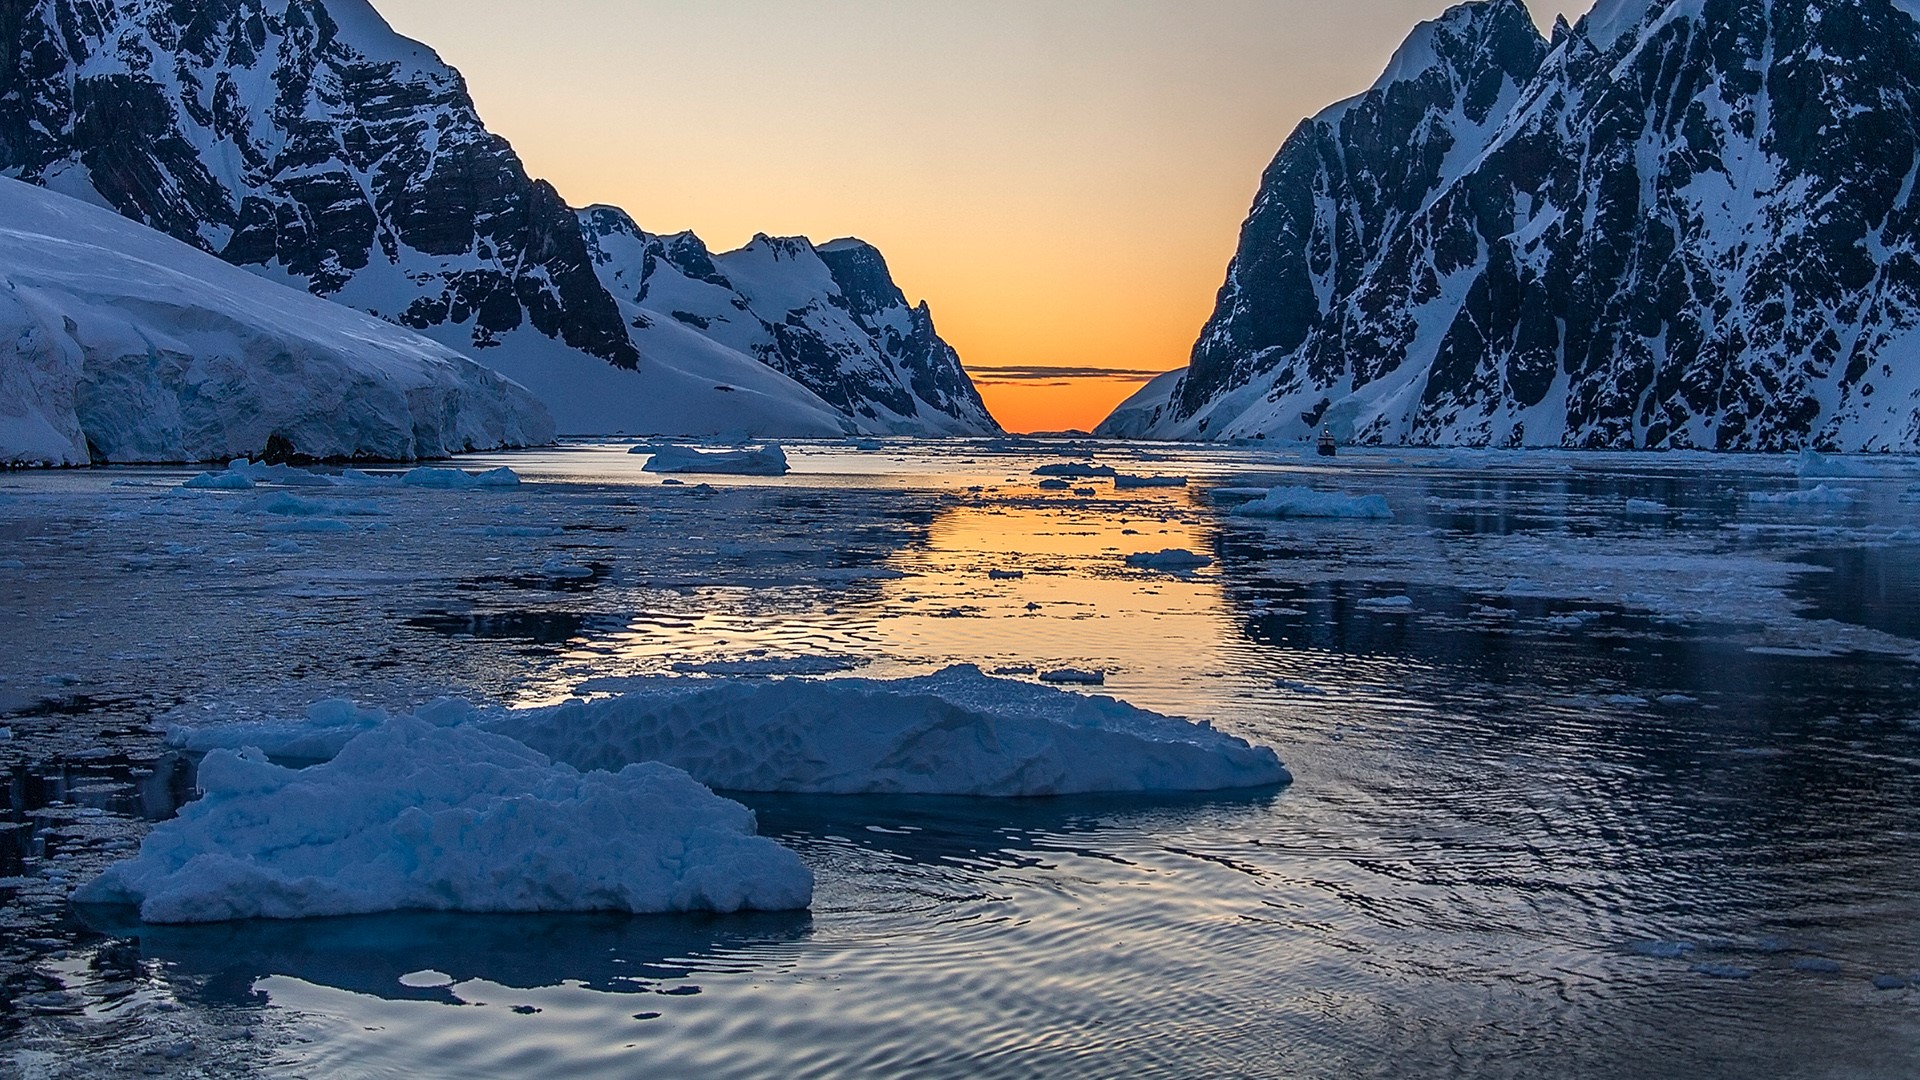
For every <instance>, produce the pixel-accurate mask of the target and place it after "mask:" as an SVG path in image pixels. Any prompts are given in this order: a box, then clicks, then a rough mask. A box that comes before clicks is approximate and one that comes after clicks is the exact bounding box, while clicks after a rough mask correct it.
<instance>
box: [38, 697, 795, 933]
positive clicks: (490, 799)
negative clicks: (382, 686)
mask: <svg viewBox="0 0 1920 1080" xmlns="http://www.w3.org/2000/svg"><path fill="white" fill-rule="evenodd" d="M199 784H200V787H201V788H202V790H203V791H204V792H205V796H204V797H203V798H201V799H199V800H197V801H195V802H192V803H189V804H188V805H187V806H185V807H184V808H182V809H181V811H180V816H179V817H177V818H175V819H173V820H171V821H167V822H163V823H162V824H160V825H159V826H157V827H156V828H155V829H154V830H153V832H152V833H150V834H149V835H148V836H147V838H146V840H145V842H144V843H142V844H141V846H140V853H139V854H138V855H137V856H135V857H134V858H132V859H128V860H126V861H124V862H121V863H118V864H116V865H114V866H112V867H110V868H109V869H108V870H107V871H106V872H105V873H104V874H102V875H100V876H99V877H97V878H95V879H94V880H92V881H91V882H88V883H87V884H86V885H84V886H82V887H81V888H80V889H79V890H78V891H77V892H76V893H75V894H74V899H75V900H78V901H80V902H82V903H131V904H138V905H139V906H140V917H141V918H142V919H143V920H145V921H147V922H156V923H190V922H223V921H227V920H232V919H251V918H271V919H292V918H307V917H312V916H321V915H354V914H364V913H369V912H378V911H402V910H433V911H629V912H661V911H723V912H725V911H740V910H743V909H754V910H788V909H795V908H804V907H806V906H807V904H808V902H809V901H810V899H811V897H812V893H813V875H812V874H811V873H810V872H809V871H808V870H807V868H806V867H805V866H804V865H803V864H802V863H801V862H800V858H799V856H797V855H795V854H794V853H793V852H792V851H790V850H788V849H787V848H784V847H782V846H780V845H779V844H777V843H775V842H773V841H772V840H768V839H765V838H763V837H759V836H756V835H754V816H753V812H752V811H751V810H748V809H747V808H746V807H744V806H741V805H740V804H739V803H736V802H733V801H731V800H729V799H723V798H720V797H719V796H717V795H715V794H714V793H713V792H711V791H708V790H707V789H706V788H704V787H702V786H701V785H699V784H697V783H695V782H694V781H693V780H692V779H691V778H689V777H688V776H687V774H686V773H683V772H681V771H680V770H678V769H674V768H670V767H668V766H665V765H657V764H636V765H629V766H627V767H626V768H624V769H621V770H620V771H619V772H618V773H605V772H592V773H586V774H581V773H579V772H576V771H575V770H573V769H571V768H569V767H567V766H565V765H555V764H553V763H552V762H550V761H548V760H547V759H546V758H545V757H544V756H542V755H540V754H538V753H535V752H534V751H531V750H529V749H527V748H526V747H524V746H521V745H520V744H519V743H516V742H514V741H513V740H511V739H506V738H502V737H500V736H498V735H489V734H487V733H485V732H481V731H475V730H472V729H470V728H467V729H461V728H446V727H436V726H434V725H433V724H430V723H427V722H426V721H423V720H418V719H413V718H407V717H403V718H399V719H395V720H392V721H390V722H389V723H387V724H386V725H384V726H382V727H380V728H378V729H375V730H373V731H369V732H367V733H366V734H363V735H360V736H358V737H357V738H355V739H354V740H353V741H351V742H349V743H348V744H347V745H346V746H345V748H343V749H342V750H341V751H340V754H339V756H338V757H335V758H334V759H333V760H332V761H329V762H327V763H325V764H321V765H315V766H312V767H310V768H307V769H288V768H283V767H281V766H278V765H274V764H271V763H269V762H268V761H267V760H266V759H265V758H264V757H263V756H262V755H261V754H260V753H259V752H258V751H256V750H243V751H240V752H235V751H232V750H215V751H213V752H212V753H210V754H208V755H207V756H206V758H205V759H203V760H202V762H201V764H200V770H199Z"/></svg>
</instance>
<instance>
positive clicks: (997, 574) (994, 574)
mask: <svg viewBox="0 0 1920 1080" xmlns="http://www.w3.org/2000/svg"><path fill="white" fill-rule="evenodd" d="M1026 576H1027V572H1026V571H1025V570H988V571H987V579H988V580H989V581H1014V580H1017V579H1019V578H1023V577H1026Z"/></svg>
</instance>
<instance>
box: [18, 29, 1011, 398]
mask: <svg viewBox="0 0 1920 1080" xmlns="http://www.w3.org/2000/svg"><path fill="white" fill-rule="evenodd" d="M0 53H4V54H5V56H4V62H0V174H4V175H11V176H15V177H18V178H21V179H24V180H27V181H30V182H33V183H37V184H41V185H43V186H46V187H50V188H53V189H55V190H58V191H61V192H63V193H65V194H69V195H73V196H76V197H79V198H82V199H84V200H86V201H90V202H94V203H97V204H103V205H106V206H108V207H110V208H112V209H114V210H117V211H119V212H120V213H121V214H123V215H125V216H127V217H130V218H133V219H134V220H136V221H139V222H141V223H143V224H146V225H149V226H151V227H153V228H155V229H158V230H160V231H162V232H165V233H168V234H170V235H172V236H174V237H175V238H176V239H180V240H184V241H186V242H188V243H190V244H193V245H194V246H197V247H199V248H201V249H202V250H204V251H207V252H210V253H212V254H216V255H219V256H220V257H221V258H223V259H225V260H227V261H228V262H230V263H234V264H238V265H240V266H243V267H247V268H249V269H252V270H254V271H255V272H257V273H259V274H261V275H263V276H266V277H269V278H272V279H275V280H280V281H291V282H294V283H296V284H300V285H304V286H305V287H306V288H307V289H308V290H309V291H311V292H313V293H315V294H317V295H320V296H323V297H326V298H329V299H332V300H335V301H338V302H340V303H343V304H346V305H347V306H350V307H355V308H359V309H361V310H363V311H367V312H371V313H373V314H376V315H378V316H380V317H382V318H384V319H388V320H390V321H394V322H398V323H401V324H403V325H405V326H407V327H409V328H411V329H415V330H418V331H420V332H422V333H424V334H426V335H427V336H429V337H432V338H433V339H434V340H436V341H439V342H441V343H443V344H446V345H450V346H453V347H455V348H459V349H463V350H468V351H471V352H472V353H473V354H474V355H475V356H476V357H478V358H479V359H482V360H484V361H485V362H487V363H489V364H490V365H492V366H494V367H495V368H497V369H498V370H501V371H505V372H508V373H510V374H511V375H512V377H514V378H516V379H519V380H521V381H522V382H524V383H526V384H527V385H528V386H530V387H532V388H534V389H535V390H536V392H538V393H540V394H541V396H542V397H543V399H544V400H547V402H548V404H549V405H550V406H551V407H552V408H553V410H554V412H555V415H556V416H557V417H559V418H560V420H561V423H562V427H563V430H566V431H569V432H579V433H589V432H597V431H613V430H627V431H639V432H648V431H659V432H672V431H674V430H676V428H678V427H680V426H681V425H690V426H688V427H686V430H687V431H688V432H689V433H704V432H707V431H720V430H727V429H729V428H735V427H745V428H751V429H755V430H760V431H763V432H765V433H768V434H794V435H799V434H830V433H835V432H838V431H840V430H843V429H846V428H849V427H850V428H852V429H856V430H866V429H868V428H873V427H875V426H876V425H877V426H878V428H879V429H883V430H888V431H893V430H900V431H916V430H922V428H921V426H918V425H920V423H921V419H923V418H924V414H925V410H924V409H923V408H922V406H932V408H933V409H934V411H936V412H938V413H940V414H941V416H940V418H939V419H937V420H933V421H931V423H930V425H928V426H926V427H925V430H927V431H928V432H930V433H932V432H946V431H950V430H951V431H974V430H980V431H991V430H997V428H995V426H994V425H993V424H992V421H991V419H990V418H988V417H987V416H986V413H985V410H984V408H974V407H973V406H972V405H970V404H968V403H967V402H968V399H969V396H970V395H971V394H972V390H971V383H970V382H969V381H968V380H967V376H966V374H965V371H964V370H963V369H961V368H960V366H959V361H958V358H957V357H955V356H952V355H950V352H951V350H948V353H949V355H943V357H942V358H941V360H940V363H943V364H950V365H951V368H952V370H951V371H949V372H946V373H945V374H944V375H943V376H942V378H943V379H945V380H947V381H949V382H951V383H953V384H954V385H955V386H960V385H961V384H964V386H965V392H964V393H960V394H959V395H958V397H952V396H945V397H939V401H938V402H935V401H934V400H932V399H925V398H919V397H916V394H917V393H918V391H917V390H915V389H913V387H912V385H911V381H912V380H911V377H910V375H911V373H910V372H907V371H906V370H904V369H901V370H895V369H894V368H893V367H891V366H887V365H883V367H884V368H885V370H881V369H878V368H876V369H873V370H871V371H868V372H867V374H866V375H863V376H861V377H859V378H851V379H850V378H848V377H846V376H845V375H844V373H841V372H838V371H834V370H828V369H827V368H826V367H825V365H824V361H822V362H821V363H816V364H810V365H803V364H793V363H788V362H785V361H783V360H782V359H781V357H782V356H784V355H785V354H784V353H782V352H781V351H780V349H778V348H775V349H773V350H772V351H771V352H766V353H764V354H763V353H761V352H755V351H751V350H747V351H743V350H742V349H741V348H737V347H736V346H743V345H746V344H748V341H747V340H746V339H747V337H749V336H751V335H750V334H748V333H747V331H748V330H752V331H753V332H754V333H758V329H757V328H758V327H759V326H760V323H759V321H758V320H757V317H754V316H752V315H751V313H749V312H748V311H747V307H748V306H749V300H748V298H747V295H746V294H748V293H750V294H752V295H754V296H756V297H761V298H769V299H768V302H769V303H771V302H772V299H774V298H780V297H788V298H789V299H791V300H792V301H793V302H794V303H795V307H794V308H793V309H783V310H781V311H779V312H778V313H777V318H776V320H775V321H777V322H784V320H785V318H786V316H787V314H788V310H799V309H804V308H806V307H807V306H808V305H810V304H815V305H828V306H830V305H831V303H832V302H833V301H834V300H836V299H838V290H837V286H836V285H835V283H834V280H833V275H832V274H831V273H830V272H829V271H828V270H827V268H826V266H825V264H824V263H823V262H822V261H821V260H820V259H819V257H817V255H816V254H815V252H814V249H813V247H812V245H811V244H810V243H809V242H807V241H806V240H805V239H803V238H777V239H776V238H771V237H766V236H761V237H757V238H756V240H755V241H754V243H752V244H749V245H748V247H747V248H745V249H743V250H742V252H737V253H729V254H728V255H724V256H716V255H715V254H714V253H713V252H711V251H710V250H708V248H707V247H706V245H705V244H704V243H702V242H701V241H700V239H699V238H698V237H696V236H694V235H692V234H691V233H681V234H673V235H667V236H652V235H649V234H647V233H645V231H644V230H642V229H641V228H640V226H639V225H638V224H636V223H635V222H634V220H633V219H632V218H631V217H630V216H629V215H627V214H626V213H625V212H624V211H621V210H620V209H619V208H617V207H610V206H595V207H589V208H587V210H585V211H581V212H578V213H576V212H575V211H574V210H573V209H572V208H570V207H569V206H568V205H567V204H566V202H565V201H564V200H563V199H562V198H561V197H560V195H559V194H558V193H557V192H556V191H555V190H554V189H553V187H552V186H551V185H549V184H547V183H546V182H544V181H540V180H536V179H534V178H532V177H530V176H529V175H528V174H527V171H526V169H525V167H524V166H523V164H522V163H521V161H520V159H519V158H518V157H517V156H516V155H515V154H514V152H513V148H512V147H511V146H509V145H508V144H507V143H506V142H505V140H503V139H501V138H499V137H498V136H496V135H494V134H493V133H491V132H489V131H488V130H487V129H486V127H485V126H484V125H483V124H482V123H481V121H480V118H479V116H478V113H477V111H476V110H475V108H474V105H473V102H472V100H471V98H470V97H469V95H468V93H467V89H466V85H465V82H464V80H462V78H461V77H460V75H459V73H458V72H456V71H454V70H453V69H452V68H451V67H448V66H447V65H446V64H444V63H443V62H442V61H441V60H440V58H439V57H438V56H437V55H436V54H435V53H434V52H433V50H432V49H430V48H428V47H426V46H425V45H423V44H421V43H419V42H416V41H412V40H410V39H408V38H405V37H402V36H401V35H399V34H396V33H394V32H393V30H392V29H391V27H389V26H388V24H387V23H386V21H385V20H384V19H383V18H382V17H381V16H380V14H379V13H378V12H377V11H375V10H374V8H373V7H372V6H370V5H369V4H368V3H367V2H366V0H206V2H204V3H185V2H181V0H124V2H118V3H114V2H108V0H0ZM723 261H725V262H727V263H728V268H727V269H725V270H723V269H722V267H721V265H720V264H721V263H722V262H723ZM763 263H764V264H766V265H762V264H763ZM736 277H737V278H738V279H739V280H738V281H737V282H736V280H735V278H736ZM674 290H681V291H683V292H685V293H686V295H685V296H683V297H681V299H680V301H676V302H674V303H672V304H667V305H665V306H666V310H665V311H660V310H656V307H657V306H658V305H656V307H648V306H647V305H648V304H649V303H651V302H652V301H653V300H655V299H658V297H655V296H652V295H650V294H651V293H661V294H662V295H664V294H665V293H667V292H672V291H674ZM716 298H717V299H718V304H719V306H718V307H717V308H714V309H712V310H709V306H708V305H709V302H710V301H714V300H716ZM682 301H683V302H682ZM676 312H677V313H678V314H675V313H676ZM703 312H704V314H703ZM681 315H684V316H686V318H681V317H680V316H681ZM902 318H905V315H904V314H903V315H902ZM708 327H713V328H715V329H712V330H709V329H708ZM908 330H909V328H907V327H906V325H905V324H904V323H902V325H901V327H900V328H898V330H897V334H896V336H910V335H909V334H908ZM730 334H731V336H729V335H730ZM716 335H717V336H716ZM942 347H943V348H944V345H942ZM883 351H884V350H883ZM891 363H892V360H888V362H887V364H888V365H891ZM607 365H611V366H612V367H613V368H615V369H619V370H618V371H617V372H610V371H609V370H608V369H607ZM629 374H631V375H632V376H633V377H629ZM810 379H818V380H819V381H818V382H810V381H809V380H810ZM869 393H875V394H879V395H880V398H869V397H868V396H867V395H868V394H869ZM828 397H832V398H833V401H832V403H831V404H829V403H828V401H827V398H828ZM882 399H884V400H882ZM971 400H972V401H974V402H977V396H973V397H972V398H971ZM955 402H959V404H958V405H956V404H955Z"/></svg>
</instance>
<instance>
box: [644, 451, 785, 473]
mask: <svg viewBox="0 0 1920 1080" xmlns="http://www.w3.org/2000/svg"><path fill="white" fill-rule="evenodd" d="M627 452H628V453H630V454H652V455H653V457H652V458H650V459H649V460H648V461H647V463H646V464H645V465H642V466H641V467H640V468H641V471H643V472H653V473H720V474H726V475H731V476H785V475H787V471H788V470H787V454H786V451H784V450H782V449H781V448H780V447H779V446H777V445H775V444H773V443H768V444H767V445H765V446H762V447H760V448H759V449H757V450H712V451H708V450H699V449H696V448H694V447H691V446H673V445H664V446H654V445H642V446H636V447H634V448H633V449H632V450H629V451H627Z"/></svg>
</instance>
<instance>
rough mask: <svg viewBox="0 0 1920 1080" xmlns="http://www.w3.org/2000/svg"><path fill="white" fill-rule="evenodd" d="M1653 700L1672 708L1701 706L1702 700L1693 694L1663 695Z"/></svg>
mask: <svg viewBox="0 0 1920 1080" xmlns="http://www.w3.org/2000/svg"><path fill="white" fill-rule="evenodd" d="M1653 700H1654V701H1656V702H1658V703H1660V704H1662V705H1666V706H1668V707H1670V708H1678V707H1680V706H1682V705H1698V704H1700V699H1699V698H1697V697H1694V696H1693V695H1691V694H1661V695H1660V696H1659V697H1657V698H1654V699H1653Z"/></svg>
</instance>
